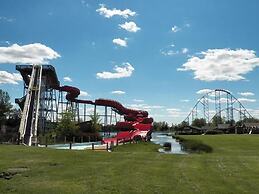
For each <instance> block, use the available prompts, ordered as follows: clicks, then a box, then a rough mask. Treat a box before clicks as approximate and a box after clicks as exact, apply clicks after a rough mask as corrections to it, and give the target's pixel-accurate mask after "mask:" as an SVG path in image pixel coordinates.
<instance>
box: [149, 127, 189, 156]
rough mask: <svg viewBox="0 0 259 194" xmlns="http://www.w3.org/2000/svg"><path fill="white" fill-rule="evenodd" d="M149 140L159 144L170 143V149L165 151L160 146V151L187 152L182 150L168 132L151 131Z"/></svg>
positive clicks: (171, 152) (169, 152)
mask: <svg viewBox="0 0 259 194" xmlns="http://www.w3.org/2000/svg"><path fill="white" fill-rule="evenodd" d="M151 141H152V142H153V143H155V144H159V145H161V146H163V145H164V143H170V144H171V150H168V151H165V149H164V148H160V149H159V150H158V151H159V152H161V153H168V154H187V153H186V152H184V151H183V150H182V146H181V144H180V143H179V142H178V141H176V139H174V138H173V137H172V136H171V135H169V134H168V133H162V132H153V133H152V139H151Z"/></svg>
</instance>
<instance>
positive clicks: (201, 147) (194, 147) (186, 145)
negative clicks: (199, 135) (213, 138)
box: [179, 137, 213, 153]
mask: <svg viewBox="0 0 259 194" xmlns="http://www.w3.org/2000/svg"><path fill="white" fill-rule="evenodd" d="M179 140H180V143H181V145H182V146H183V150H184V151H187V152H191V153H211V152H212V151H213V149H212V147H210V146H208V145H206V144H203V143H202V142H201V141H197V140H189V139H184V138H181V137H179Z"/></svg>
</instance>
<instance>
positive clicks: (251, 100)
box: [238, 98, 256, 102]
mask: <svg viewBox="0 0 259 194" xmlns="http://www.w3.org/2000/svg"><path fill="white" fill-rule="evenodd" d="M238 101H239V102H256V99H250V98H238Z"/></svg>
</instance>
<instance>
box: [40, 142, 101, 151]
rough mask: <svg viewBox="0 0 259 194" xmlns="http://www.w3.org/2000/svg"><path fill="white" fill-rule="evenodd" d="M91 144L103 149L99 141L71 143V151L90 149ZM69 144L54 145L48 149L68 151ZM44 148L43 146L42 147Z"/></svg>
mask: <svg viewBox="0 0 259 194" xmlns="http://www.w3.org/2000/svg"><path fill="white" fill-rule="evenodd" d="M92 143H94V147H95V148H98V147H103V145H101V142H100V141H97V142H86V143H73V144H72V150H85V149H92ZM69 146H70V145H69V144H55V145H48V147H49V148H54V149H64V150H68V149H69ZM42 147H44V146H42Z"/></svg>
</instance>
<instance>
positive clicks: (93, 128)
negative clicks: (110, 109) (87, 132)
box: [90, 114, 102, 133]
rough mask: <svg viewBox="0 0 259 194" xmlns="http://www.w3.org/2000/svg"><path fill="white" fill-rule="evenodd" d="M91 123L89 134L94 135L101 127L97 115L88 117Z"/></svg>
mask: <svg viewBox="0 0 259 194" xmlns="http://www.w3.org/2000/svg"><path fill="white" fill-rule="evenodd" d="M90 119H91V120H90V121H91V132H93V133H95V132H98V131H99V130H100V129H101V127H102V125H101V121H102V120H101V118H100V115H99V114H92V115H90Z"/></svg>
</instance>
